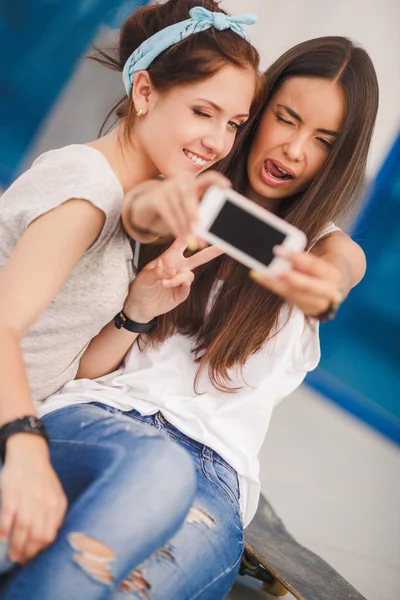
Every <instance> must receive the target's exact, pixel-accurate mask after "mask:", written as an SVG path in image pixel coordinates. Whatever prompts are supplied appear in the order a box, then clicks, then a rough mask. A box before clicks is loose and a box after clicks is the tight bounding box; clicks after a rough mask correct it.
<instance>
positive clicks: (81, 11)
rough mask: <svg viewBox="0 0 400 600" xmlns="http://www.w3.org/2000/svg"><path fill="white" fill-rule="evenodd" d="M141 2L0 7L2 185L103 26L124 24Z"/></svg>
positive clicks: (43, 1)
mask: <svg viewBox="0 0 400 600" xmlns="http://www.w3.org/2000/svg"><path fill="white" fill-rule="evenodd" d="M143 4H147V0H129V2H127V0H3V1H2V2H1V3H0V187H6V186H7V185H9V184H10V183H11V181H12V180H13V178H14V176H15V173H16V170H17V168H18V165H19V164H20V162H21V160H22V157H23V155H24V153H25V152H26V150H27V148H28V146H29V145H30V143H31V142H32V139H33V138H34V136H35V134H36V132H37V130H38V128H39V126H40V124H41V122H42V120H43V118H44V117H45V116H46V114H47V112H48V111H49V109H50V108H51V106H52V105H53V103H54V101H55V99H56V98H57V96H58V94H59V93H60V91H61V90H62V88H63V87H64V85H65V83H66V82H67V81H68V79H69V78H70V76H71V74H72V72H73V70H74V68H75V65H76V63H77V61H78V60H79V58H80V57H81V56H82V54H83V53H84V52H85V51H86V50H87V49H88V47H89V46H90V44H91V42H92V40H93V38H94V36H95V34H96V32H97V30H98V28H99V26H100V25H101V24H102V23H103V22H105V23H106V24H107V25H109V26H117V25H120V24H121V22H122V20H121V19H122V18H123V17H126V16H128V14H129V13H130V12H132V10H134V9H135V7H137V6H140V5H143ZM121 11H123V14H122V15H121Z"/></svg>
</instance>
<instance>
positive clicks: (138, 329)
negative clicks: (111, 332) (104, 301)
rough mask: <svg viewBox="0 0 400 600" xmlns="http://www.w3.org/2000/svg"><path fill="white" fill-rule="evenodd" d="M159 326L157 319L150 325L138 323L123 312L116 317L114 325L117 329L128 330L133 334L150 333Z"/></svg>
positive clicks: (149, 323)
mask: <svg viewBox="0 0 400 600" xmlns="http://www.w3.org/2000/svg"><path fill="white" fill-rule="evenodd" d="M156 324H157V318H155V319H152V320H151V321H149V322H148V323H137V322H136V321H133V320H132V319H130V318H129V317H128V316H127V315H126V314H125V313H124V312H123V311H122V310H121V312H119V313H118V314H117V315H115V317H114V325H115V327H116V328H117V329H122V328H123V329H127V330H128V331H131V332H132V333H149V331H151V330H152V329H154V327H155V326H156Z"/></svg>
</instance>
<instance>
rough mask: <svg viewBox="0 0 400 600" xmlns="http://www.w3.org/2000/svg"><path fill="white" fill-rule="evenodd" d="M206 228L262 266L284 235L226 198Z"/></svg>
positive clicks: (266, 263)
mask: <svg viewBox="0 0 400 600" xmlns="http://www.w3.org/2000/svg"><path fill="white" fill-rule="evenodd" d="M209 231H210V232H211V233H213V234H214V235H216V236H218V237H219V238H220V239H221V240H224V241H225V242H228V243H229V244H231V245H232V246H234V247H235V248H238V249H239V250H241V251H242V252H244V253H245V254H248V255H249V256H251V257H252V258H255V259H256V260H258V261H259V262H260V263H262V264H264V265H265V266H268V265H269V264H270V262H271V261H272V259H273V258H274V253H273V251H272V248H273V247H274V246H277V245H280V244H282V243H283V241H284V240H285V238H286V235H285V234H284V233H282V232H281V231H278V230H276V229H275V228H274V227H271V225H269V224H268V223H265V221H261V220H260V219H258V218H257V217H255V216H254V215H252V214H250V213H248V212H247V211H245V210H243V209H242V208H240V207H239V206H237V205H236V204H233V203H232V202H230V201H229V199H227V200H226V202H225V203H224V205H223V206H222V208H221V210H220V211H219V213H218V215H217V217H216V218H215V221H214V222H213V223H212V225H211V226H210V227H209Z"/></svg>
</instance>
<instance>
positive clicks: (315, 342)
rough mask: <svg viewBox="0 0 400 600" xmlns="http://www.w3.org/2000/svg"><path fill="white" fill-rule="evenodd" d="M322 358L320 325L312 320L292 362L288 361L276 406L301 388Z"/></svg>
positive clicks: (294, 349) (295, 346) (292, 356)
mask: <svg viewBox="0 0 400 600" xmlns="http://www.w3.org/2000/svg"><path fill="white" fill-rule="evenodd" d="M320 358H321V348H320V341H319V323H318V322H317V321H315V320H314V319H312V320H311V321H310V322H309V323H306V324H305V326H304V329H303V332H302V334H301V335H300V336H299V339H298V340H297V341H296V342H295V344H294V346H293V352H292V355H291V360H290V361H288V364H287V366H286V368H285V371H284V373H283V375H282V378H281V381H280V385H279V390H278V393H277V396H276V402H275V404H278V403H279V402H280V401H281V400H283V399H284V398H286V396H289V394H291V393H292V392H294V390H295V389H297V388H298V387H299V385H300V384H301V383H302V382H303V381H304V379H305V377H306V375H307V373H308V372H309V371H313V370H314V369H315V368H316V367H317V366H318V363H319V361H320Z"/></svg>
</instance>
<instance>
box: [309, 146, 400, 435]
mask: <svg viewBox="0 0 400 600" xmlns="http://www.w3.org/2000/svg"><path fill="white" fill-rule="evenodd" d="M353 237H354V239H356V241H358V242H359V243H360V245H361V246H362V248H363V249H364V251H365V253H366V256H367V264H368V266H367V273H366V275H365V277H364V279H363V281H362V282H361V284H360V285H359V286H358V287H356V288H355V290H353V291H352V293H351V294H350V296H349V298H348V300H347V301H346V302H345V303H344V304H343V306H342V308H341V310H340V312H339V313H338V315H337V317H336V319H335V321H333V322H332V323H329V324H326V325H322V326H321V344H322V360H321V363H320V367H319V368H318V369H317V370H316V371H314V372H313V373H311V374H310V375H309V377H308V378H307V382H308V383H310V384H311V385H313V386H314V387H315V388H317V389H318V390H319V391H321V392H322V393H324V394H325V395H326V396H328V397H329V398H331V399H332V400H334V401H335V402H337V403H338V404H340V405H341V406H343V407H344V408H346V409H347V410H349V411H350V412H352V413H354V414H355V415H357V416H359V417H360V418H362V419H363V420H365V421H366V422H367V423H369V424H370V425H371V426H373V427H375V428H376V429H378V431H380V432H381V433H383V434H384V435H386V436H388V437H389V438H390V439H392V440H393V441H395V442H396V443H400V136H399V137H398V139H397V141H396V142H395V144H394V146H393V148H392V150H391V152H390V154H389V156H388V158H387V160H386V162H385V164H384V166H383V168H382V169H381V171H380V173H379V174H378V176H377V178H376V181H375V182H374V184H373V185H372V188H371V189H370V191H369V194H368V198H367V202H366V204H365V210H364V211H363V213H362V215H361V217H360V218H359V219H358V221H357V223H356V225H355V227H354V232H353Z"/></svg>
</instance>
